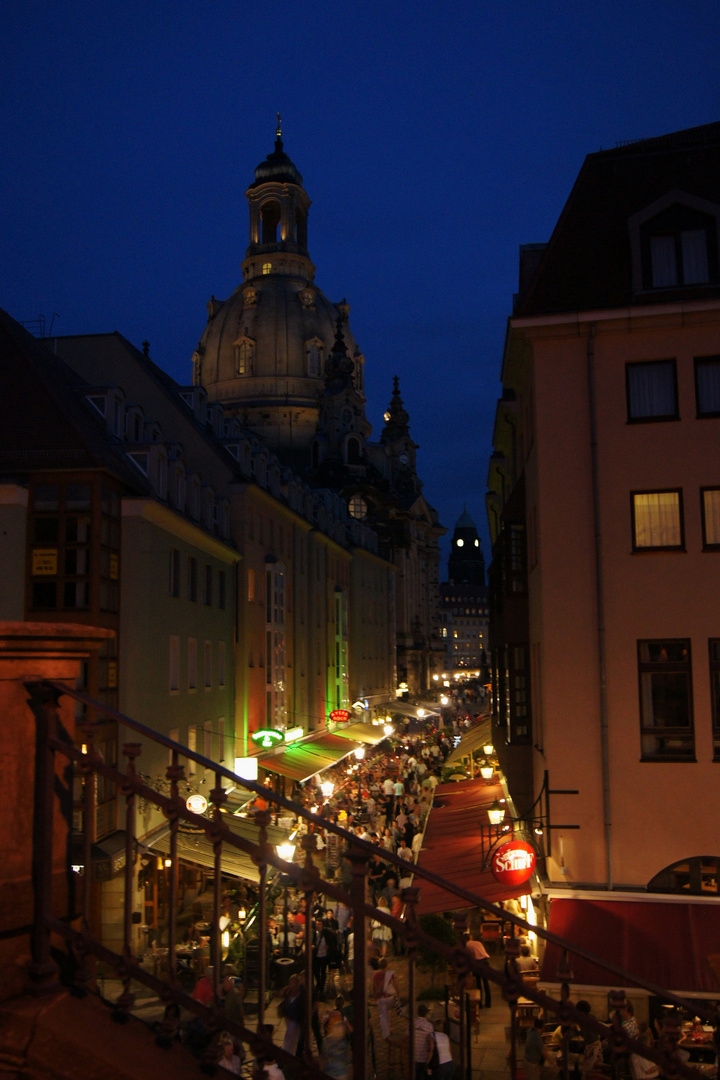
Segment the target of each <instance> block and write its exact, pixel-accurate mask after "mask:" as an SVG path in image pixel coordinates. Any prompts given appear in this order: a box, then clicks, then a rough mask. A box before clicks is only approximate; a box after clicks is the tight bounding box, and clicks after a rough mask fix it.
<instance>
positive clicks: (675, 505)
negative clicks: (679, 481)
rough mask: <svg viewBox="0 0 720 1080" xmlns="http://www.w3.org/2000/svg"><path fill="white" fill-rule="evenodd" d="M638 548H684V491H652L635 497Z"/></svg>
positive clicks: (636, 544) (636, 543) (636, 545)
mask: <svg viewBox="0 0 720 1080" xmlns="http://www.w3.org/2000/svg"><path fill="white" fill-rule="evenodd" d="M633 500H634V508H635V547H636V548H664V547H680V545H681V544H682V530H681V527H680V493H679V492H677V491H648V492H642V493H640V494H637V495H634V496H633Z"/></svg>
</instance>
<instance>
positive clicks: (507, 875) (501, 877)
mask: <svg viewBox="0 0 720 1080" xmlns="http://www.w3.org/2000/svg"><path fill="white" fill-rule="evenodd" d="M490 868H491V870H492V872H493V874H494V875H495V877H496V878H497V880H498V881H500V882H501V883H502V884H503V885H522V884H524V882H526V881H527V880H528V878H530V877H531V875H532V872H533V870H534V869H535V852H534V851H533V849H532V848H531V847H530V845H529V844H527V843H526V842H525V841H524V840H508V842H507V844H503V845H502V846H501V847H499V848H498V849H497V851H496V852H495V854H494V855H493V857H492V862H491V864H490Z"/></svg>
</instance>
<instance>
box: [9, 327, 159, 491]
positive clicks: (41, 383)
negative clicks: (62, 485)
mask: <svg viewBox="0 0 720 1080" xmlns="http://www.w3.org/2000/svg"><path fill="white" fill-rule="evenodd" d="M90 389H91V387H90V385H89V384H88V383H86V382H85V380H84V379H82V378H81V377H80V376H79V375H77V374H76V373H75V372H74V371H73V370H72V369H71V368H70V367H68V365H67V364H65V363H64V362H63V361H62V360H60V359H59V358H58V357H56V356H53V354H52V353H51V352H50V351H49V350H48V349H46V348H45V346H44V345H43V344H42V343H41V342H40V341H37V340H36V338H34V337H33V336H32V334H30V333H28V331H27V330H25V329H24V328H23V327H22V326H20V324H19V323H17V322H15V320H14V319H13V318H11V317H10V315H8V314H7V312H5V311H2V310H0V472H1V473H2V474H3V475H5V476H8V475H12V476H13V477H16V478H20V477H22V476H24V475H26V474H27V473H29V472H36V471H38V470H41V469H60V468H64V469H68V468H72V469H94V468H104V469H107V470H108V471H110V472H111V473H113V474H114V475H115V476H117V477H118V479H120V480H121V481H122V482H123V483H125V484H127V486H128V487H129V488H130V489H131V490H133V491H137V492H146V491H148V490H149V487H148V485H147V484H146V482H145V481H144V479H143V478H142V476H141V475H140V474H139V473H137V470H136V469H134V468H133V466H132V465H131V463H130V462H129V461H127V459H126V458H125V456H124V454H123V453H122V452H121V451H120V450H119V449H116V448H115V447H114V446H113V445H112V442H111V441H110V440H109V437H108V434H107V430H106V428H105V427H104V425H103V424H102V423H101V422H100V421H99V420H97V421H96V420H95V418H94V417H93V415H92V410H91V409H90V407H89V406H88V405H87V404H86V403H85V401H84V400H83V398H84V396H85V394H86V393H88V392H89V391H90Z"/></svg>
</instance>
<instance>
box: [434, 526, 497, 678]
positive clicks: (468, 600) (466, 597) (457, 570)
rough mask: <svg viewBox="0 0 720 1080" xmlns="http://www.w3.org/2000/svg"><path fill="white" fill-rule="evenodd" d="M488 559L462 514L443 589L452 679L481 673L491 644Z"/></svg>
mask: <svg viewBox="0 0 720 1080" xmlns="http://www.w3.org/2000/svg"><path fill="white" fill-rule="evenodd" d="M488 612H489V609H488V593H487V587H486V585H485V559H484V557H483V553H482V547H481V545H480V537H479V535H478V531H477V528H476V526H475V522H474V521H473V519H472V518H471V517H470V515H469V514H468V512H467V510H463V512H462V514H461V515H460V517H459V518H458V520H457V523H456V525H455V528H454V530H453V535H452V542H451V546H450V556H449V558H448V580H447V581H444V582H442V583H441V585H440V613H441V629H440V634H441V639H442V642H443V645H444V646H445V660H444V670H445V672H447V673H448V674H449V675H452V674H469V673H470V672H475V673H478V674H481V673H482V670H483V667H484V665H485V649H486V647H487V640H488Z"/></svg>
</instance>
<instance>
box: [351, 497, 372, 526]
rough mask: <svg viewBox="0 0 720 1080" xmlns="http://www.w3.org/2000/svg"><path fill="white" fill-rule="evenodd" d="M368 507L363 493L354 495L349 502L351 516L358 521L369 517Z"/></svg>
mask: <svg viewBox="0 0 720 1080" xmlns="http://www.w3.org/2000/svg"><path fill="white" fill-rule="evenodd" d="M367 509H368V508H367V503H366V502H365V500H364V499H363V497H362V496H361V495H353V497H352V499H351V500H350V502H349V503H348V510H349V512H350V517H351V518H355V520H356V521H362V520H363V518H366V517H367Z"/></svg>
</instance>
